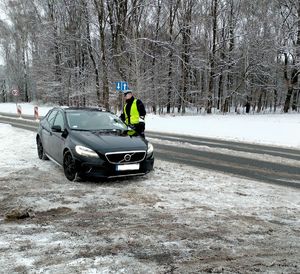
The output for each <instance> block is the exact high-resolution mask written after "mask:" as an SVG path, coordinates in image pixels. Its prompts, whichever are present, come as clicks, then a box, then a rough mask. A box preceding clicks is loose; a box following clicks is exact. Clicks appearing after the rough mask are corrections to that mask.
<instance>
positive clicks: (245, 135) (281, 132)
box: [0, 103, 300, 148]
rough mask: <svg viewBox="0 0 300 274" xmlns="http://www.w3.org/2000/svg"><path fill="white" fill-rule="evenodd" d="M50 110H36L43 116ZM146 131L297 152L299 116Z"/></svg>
mask: <svg viewBox="0 0 300 274" xmlns="http://www.w3.org/2000/svg"><path fill="white" fill-rule="evenodd" d="M20 105H21V107H22V113H23V114H29V115H33V114H34V104H25V103H24V104H20ZM49 109H51V107H50V106H39V114H40V115H42V116H43V115H45V114H46V113H47V111H48V110H49ZM0 112H9V113H15V114H16V113H17V110H16V104H14V103H0ZM146 131H160V132H168V133H179V134H187V135H194V136H202V137H211V138H219V139H227V140H234V141H242V142H251V143H260V144H269V145H278V146H286V147H295V148H300V137H299V136H300V113H294V114H249V115H245V114H240V115H236V114H228V115H198V116H196V115H193V116H192V115H189V116H188V115H186V116H172V115H164V116H158V115H152V114H149V115H147V116H146Z"/></svg>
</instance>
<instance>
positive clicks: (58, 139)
mask: <svg viewBox="0 0 300 274" xmlns="http://www.w3.org/2000/svg"><path fill="white" fill-rule="evenodd" d="M52 126H60V127H61V132H55V131H53V130H51V133H52V136H51V140H50V144H51V150H52V151H53V158H54V160H55V161H57V162H58V163H59V164H62V163H63V149H64V145H65V140H66V139H65V137H63V134H62V132H63V131H64V130H65V121H64V115H63V113H62V111H58V113H57V115H56V116H55V119H54V122H53V125H52Z"/></svg>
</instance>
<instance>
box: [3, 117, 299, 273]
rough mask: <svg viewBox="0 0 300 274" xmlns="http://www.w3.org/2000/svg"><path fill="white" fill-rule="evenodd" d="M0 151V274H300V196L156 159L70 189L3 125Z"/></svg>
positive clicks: (24, 138) (30, 136)
mask: <svg viewBox="0 0 300 274" xmlns="http://www.w3.org/2000/svg"><path fill="white" fill-rule="evenodd" d="M149 120H150V119H149ZM0 151H1V153H0V208H1V214H0V265H1V269H0V273H254V272H255V273H299V272H300V263H299V258H300V199H299V191H298V189H292V188H287V187H280V186H274V185H269V184H263V183H259V182H255V181H250V180H246V179H242V178H238V177H232V176H228V175H225V174H222V173H217V172H210V171H206V170H201V169H196V168H192V167H188V166H184V165H179V164H172V163H168V162H163V161H159V160H157V161H156V163H155V170H154V171H153V172H152V173H150V174H148V175H146V176H144V177H139V178H135V179H130V180H119V181H112V182H103V183H100V182H99V183H92V182H76V183H74V182H69V181H68V180H67V179H66V178H65V177H64V174H63V171H62V169H61V168H60V167H58V166H57V165H55V164H54V163H52V162H51V161H41V160H39V159H38V157H37V153H36V145H35V133H34V132H29V131H26V130H21V129H16V128H13V127H11V126H9V125H4V124H0ZM286 164H288V163H286Z"/></svg>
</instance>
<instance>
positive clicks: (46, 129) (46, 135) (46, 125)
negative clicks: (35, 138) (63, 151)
mask: <svg viewBox="0 0 300 274" xmlns="http://www.w3.org/2000/svg"><path fill="white" fill-rule="evenodd" d="M57 112H58V110H53V111H52V112H51V113H50V114H49V115H48V116H47V117H46V121H44V122H43V123H42V143H43V147H44V150H45V152H46V154H48V155H49V156H50V157H52V158H53V151H52V146H51V138H52V131H51V126H52V125H53V122H54V119H55V117H56V115H57Z"/></svg>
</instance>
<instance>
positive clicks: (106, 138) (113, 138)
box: [72, 131, 147, 154]
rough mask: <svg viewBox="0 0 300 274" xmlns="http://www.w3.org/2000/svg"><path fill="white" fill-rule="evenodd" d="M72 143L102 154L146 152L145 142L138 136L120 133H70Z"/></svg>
mask: <svg viewBox="0 0 300 274" xmlns="http://www.w3.org/2000/svg"><path fill="white" fill-rule="evenodd" d="M72 137H73V142H74V143H75V145H76V144H79V145H84V146H87V147H89V148H91V149H93V150H95V151H97V152H100V153H102V154H104V153H106V152H116V151H131V150H147V141H145V139H143V138H142V137H140V136H128V135H127V134H124V133H121V132H110V133H103V132H91V131H72Z"/></svg>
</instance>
